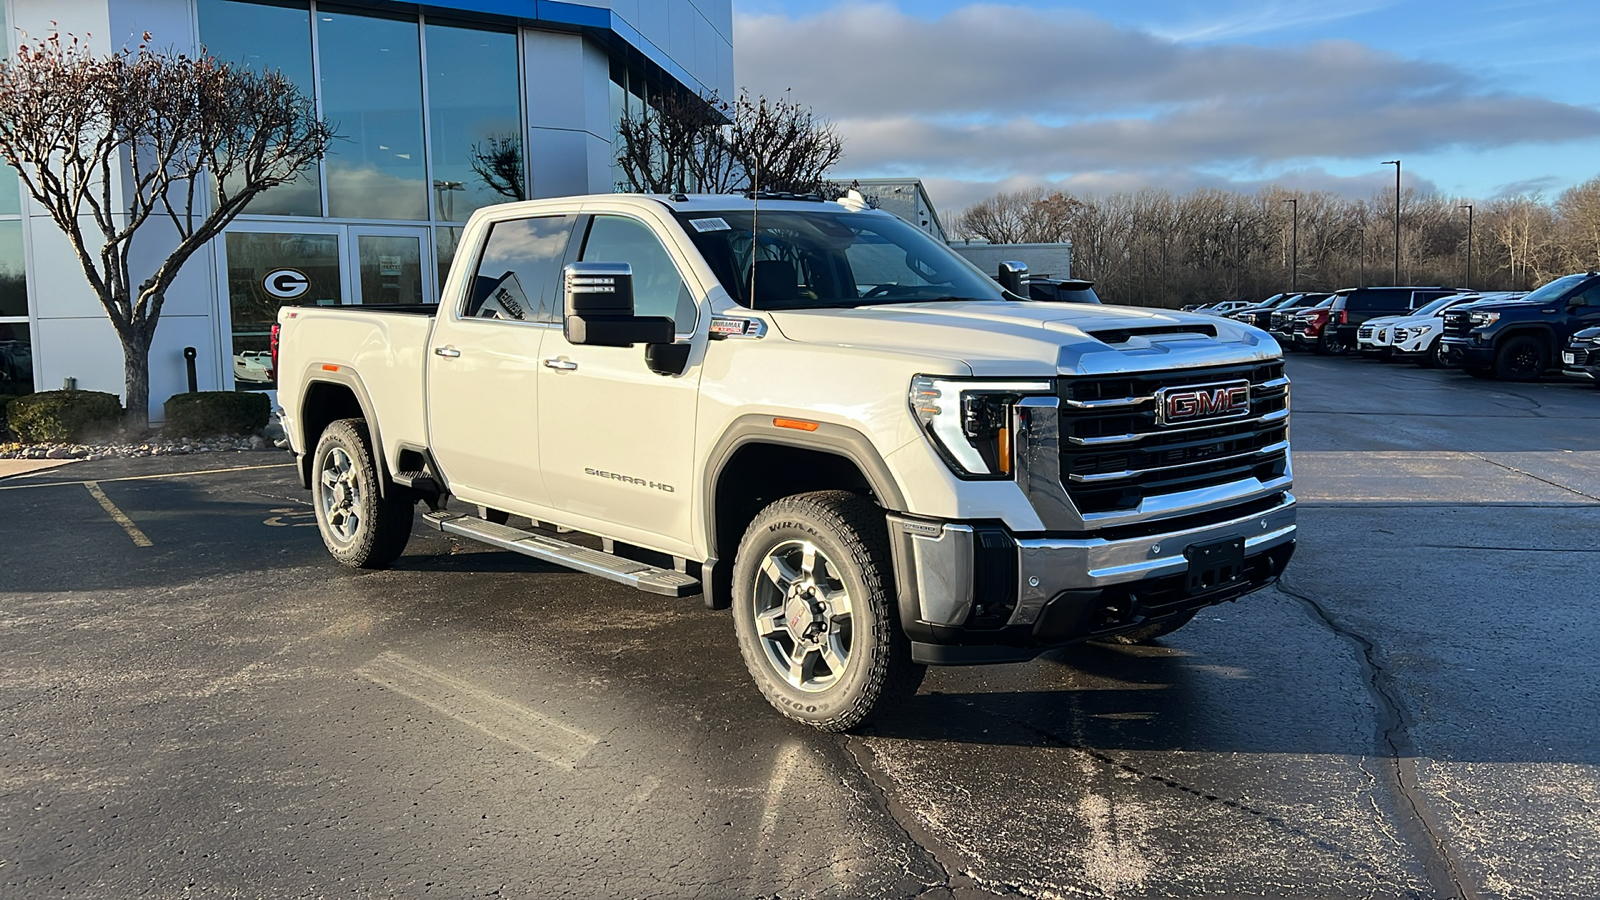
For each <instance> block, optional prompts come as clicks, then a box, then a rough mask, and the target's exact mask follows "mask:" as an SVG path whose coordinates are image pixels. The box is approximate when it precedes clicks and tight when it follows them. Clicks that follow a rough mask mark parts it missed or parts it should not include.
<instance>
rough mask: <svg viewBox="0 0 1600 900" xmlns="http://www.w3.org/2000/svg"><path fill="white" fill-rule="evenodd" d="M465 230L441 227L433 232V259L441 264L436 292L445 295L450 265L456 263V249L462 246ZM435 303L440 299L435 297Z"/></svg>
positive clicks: (435, 284) (435, 283)
mask: <svg viewBox="0 0 1600 900" xmlns="http://www.w3.org/2000/svg"><path fill="white" fill-rule="evenodd" d="M464 230H465V229H462V228H450V227H448V226H440V227H438V228H435V229H434V230H433V258H434V259H435V260H438V263H439V280H438V281H435V282H434V283H433V286H434V290H436V291H439V292H440V294H443V293H444V283H445V279H447V278H449V277H450V264H451V263H452V262H454V261H455V258H456V247H458V246H460V244H461V232H462V231H464ZM433 302H435V303H438V302H439V298H438V297H434V298H433Z"/></svg>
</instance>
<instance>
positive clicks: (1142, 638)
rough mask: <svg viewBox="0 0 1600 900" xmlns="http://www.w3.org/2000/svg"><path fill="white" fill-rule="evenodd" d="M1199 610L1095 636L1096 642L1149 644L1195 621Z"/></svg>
mask: <svg viewBox="0 0 1600 900" xmlns="http://www.w3.org/2000/svg"><path fill="white" fill-rule="evenodd" d="M1197 612H1199V610H1197V609H1191V610H1189V611H1188V612H1184V613H1178V614H1177V615H1176V616H1173V617H1172V618H1170V619H1167V620H1166V621H1164V622H1157V623H1155V624H1154V625H1146V626H1144V627H1143V628H1135V629H1134V630H1132V631H1124V632H1123V633H1121V634H1113V635H1111V636H1109V637H1103V638H1095V642H1096V643H1100V644H1148V643H1150V642H1151V641H1153V640H1155V639H1156V638H1159V637H1166V636H1167V635H1169V634H1171V633H1173V632H1174V631H1177V630H1178V629H1179V628H1182V627H1183V626H1185V625H1187V624H1189V623H1190V622H1192V621H1194V616H1195V613H1197Z"/></svg>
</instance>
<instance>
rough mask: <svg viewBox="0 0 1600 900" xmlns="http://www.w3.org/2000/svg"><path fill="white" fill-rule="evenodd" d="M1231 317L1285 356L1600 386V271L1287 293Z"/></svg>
mask: <svg viewBox="0 0 1600 900" xmlns="http://www.w3.org/2000/svg"><path fill="white" fill-rule="evenodd" d="M1228 315H1229V316H1230V317H1231V318H1234V319H1237V320H1239V321H1242V322H1246V323H1248V324H1251V325H1255V326H1256V327H1258V328H1263V329H1265V330H1267V331H1269V332H1271V334H1272V336H1273V337H1274V338H1276V339H1277V340H1278V343H1279V344H1280V345H1281V346H1282V347H1283V348H1284V349H1285V350H1309V351H1311V352H1314V353H1319V354H1324V355H1329V356H1342V355H1344V354H1347V353H1351V352H1357V353H1360V354H1361V355H1363V356H1368V357H1373V358H1378V359H1398V360H1405V361H1410V362H1416V363H1418V364H1420V365H1424V366H1451V367H1455V368H1460V369H1462V370H1463V371H1465V372H1467V373H1468V374H1470V375H1473V376H1475V377H1478V378H1497V379H1500V380H1503V381H1532V380H1535V379H1538V378H1540V377H1542V376H1543V375H1544V374H1545V373H1546V372H1548V371H1550V370H1551V369H1553V368H1558V367H1559V368H1560V369H1561V371H1562V372H1563V374H1565V375H1567V376H1569V377H1572V378H1575V379H1579V380H1584V381H1589V382H1591V383H1596V384H1600V353H1597V352H1596V345H1597V344H1600V272H1594V271H1590V272H1576V273H1573V274H1571V275H1565V276H1562V277H1561V278H1557V279H1555V280H1553V281H1551V282H1550V283H1548V284H1546V285H1544V286H1543V287H1541V288H1539V289H1538V290H1535V291H1533V292H1531V293H1526V294H1524V293H1515V292H1476V291H1467V290H1462V289H1460V288H1450V287H1444V286H1439V285H1429V286H1410V287H1369V288H1346V289H1343V290H1339V291H1334V292H1332V293H1328V294H1318V293H1304V294H1279V295H1277V296H1275V297H1272V298H1269V299H1268V300H1267V301H1266V302H1265V303H1262V304H1258V305H1256V306H1251V307H1244V308H1241V309H1235V310H1234V311H1233V312H1231V313H1229V314H1228Z"/></svg>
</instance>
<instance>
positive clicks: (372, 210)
mask: <svg viewBox="0 0 1600 900" xmlns="http://www.w3.org/2000/svg"><path fill="white" fill-rule="evenodd" d="M317 19H318V22H317V39H318V43H319V46H320V56H321V60H322V111H323V117H324V118H326V119H328V120H329V121H330V122H332V123H333V127H334V131H335V133H336V134H338V135H339V138H338V139H336V140H334V141H333V143H332V144H331V145H330V146H329V148H328V156H327V167H328V213H329V214H330V215H332V216H335V217H338V218H352V219H426V218H428V188H427V178H428V173H427V168H426V164H425V161H424V158H423V152H422V149H423V148H422V57H421V47H420V44H419V40H418V24H417V20H416V19H414V18H409V19H405V20H399V19H389V18H379V17H377V16H375V15H366V14H357V13H353V12H338V11H334V10H332V9H330V8H328V7H321V6H319V7H318V9H317Z"/></svg>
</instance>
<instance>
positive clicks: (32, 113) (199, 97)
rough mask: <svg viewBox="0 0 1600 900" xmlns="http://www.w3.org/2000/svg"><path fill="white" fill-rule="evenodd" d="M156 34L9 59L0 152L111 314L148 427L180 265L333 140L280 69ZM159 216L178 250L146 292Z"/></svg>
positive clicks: (63, 45) (132, 398)
mask: <svg viewBox="0 0 1600 900" xmlns="http://www.w3.org/2000/svg"><path fill="white" fill-rule="evenodd" d="M149 40H150V35H148V34H146V35H145V36H144V43H141V44H140V45H139V47H138V49H137V50H122V51H118V52H114V53H111V54H110V55H107V56H96V55H95V54H93V53H92V52H91V51H90V50H89V48H88V46H87V45H85V44H84V43H82V42H81V41H80V40H79V39H78V38H76V37H72V36H70V35H69V36H68V39H67V40H63V39H62V38H61V37H60V36H59V35H52V36H50V37H48V38H45V39H43V40H39V41H33V42H30V43H25V44H24V45H23V46H22V47H21V48H19V49H18V51H17V54H16V56H15V57H13V58H12V59H10V60H7V61H4V62H0V158H4V159H5V161H6V162H7V163H8V164H9V165H10V166H11V167H12V168H14V169H16V170H17V172H18V173H19V174H20V175H21V178H22V184H23V185H24V187H25V188H26V189H27V191H28V194H29V196H31V197H32V198H33V200H34V201H35V202H37V203H38V204H39V206H40V207H41V208H43V209H44V210H45V211H46V212H47V213H48V214H49V216H50V218H51V221H53V222H54V223H55V224H56V227H58V228H60V229H61V230H62V232H63V233H65V234H66V236H67V239H68V240H69V241H70V242H71V244H72V247H73V250H74V251H75V252H76V254H77V256H78V262H79V264H80V265H81V266H82V267H83V274H84V277H85V278H87V279H88V281H89V285H90V286H91V287H92V288H93V289H94V291H95V294H96V296H97V297H98V298H99V299H100V305H101V307H102V308H104V310H105V313H106V315H107V316H108V317H109V318H110V319H111V324H112V327H114V328H115V329H116V332H117V337H118V338H119V339H120V340H121V342H122V351H123V372H124V376H125V381H126V404H127V409H128V425H129V427H130V428H134V429H138V430H143V429H144V428H146V427H147V426H148V423H149V408H150V342H151V340H152V339H153V338H154V336H155V330H156V325H157V323H159V322H160V319H161V307H162V305H163V303H164V302H165V300H166V295H167V290H168V289H169V288H170V287H171V286H172V283H173V280H174V279H176V278H177V276H178V271H179V270H180V269H181V268H182V266H183V264H184V263H185V262H187V261H188V260H189V258H190V257H191V256H193V255H194V254H195V253H197V252H199V251H200V249H201V248H202V247H204V246H206V244H207V243H208V242H209V241H210V240H211V239H212V238H214V237H216V236H217V235H218V234H220V233H221V232H222V230H223V228H225V227H226V226H227V225H228V223H230V222H232V221H233V219H234V218H235V217H236V216H238V215H239V214H240V213H241V212H243V211H244V209H245V207H246V206H247V205H248V204H249V203H250V201H251V200H252V199H254V198H255V197H256V196H257V195H259V194H260V193H261V192H262V191H265V190H267V189H269V188H273V187H276V186H278V185H280V184H285V183H288V182H290V181H293V180H295V179H296V178H297V177H299V175H300V170H301V168H302V167H303V166H305V165H306V164H307V163H309V162H311V161H312V160H315V159H316V158H318V157H319V156H321V155H322V153H323V151H324V150H325V149H326V148H327V145H328V141H329V140H330V139H331V138H332V131H331V129H330V127H329V126H328V124H327V123H326V122H324V121H323V120H321V119H319V118H318V117H317V114H316V110H315V107H314V106H313V104H312V101H311V100H310V99H309V98H308V97H306V96H305V95H304V94H302V93H301V92H300V91H299V89H298V88H296V87H295V85H294V84H293V83H292V82H290V81H289V80H288V79H287V78H285V77H283V75H281V74H280V73H277V72H267V73H255V72H252V71H249V70H247V69H240V68H236V67H234V66H231V65H228V64H226V63H221V62H218V61H217V60H215V59H212V58H210V57H208V56H205V55H203V54H202V55H201V56H199V57H197V58H191V57H188V56H185V55H183V54H175V53H162V52H156V51H153V50H151V49H149V47H148V42H149ZM208 176H209V181H208ZM152 220H156V221H165V222H167V223H169V224H170V226H171V228H172V231H173V232H174V238H175V240H176V245H175V246H173V248H172V249H171V250H170V251H169V252H168V254H167V256H166V258H165V259H163V260H162V261H161V262H160V264H159V265H157V266H156V267H155V270H154V271H153V272H150V273H148V274H145V273H140V274H142V275H143V277H142V279H141V280H140V281H139V282H138V284H137V285H136V284H135V283H134V277H135V273H134V271H133V267H132V265H131V262H130V260H131V258H132V256H133V253H132V248H133V240H134V236H135V234H137V233H138V232H139V230H140V229H141V228H143V227H144V226H145V225H147V224H148V223H149V222H151V221H152ZM86 224H87V225H88V226H89V228H92V230H93V232H98V233H97V234H94V236H93V237H91V236H90V234H86V230H88V229H86V227H85V226H86ZM93 232H91V233H93ZM161 239H163V240H166V239H170V238H166V237H163V238H161Z"/></svg>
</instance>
